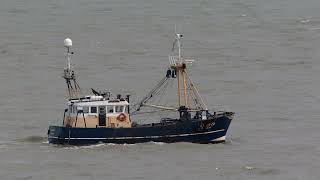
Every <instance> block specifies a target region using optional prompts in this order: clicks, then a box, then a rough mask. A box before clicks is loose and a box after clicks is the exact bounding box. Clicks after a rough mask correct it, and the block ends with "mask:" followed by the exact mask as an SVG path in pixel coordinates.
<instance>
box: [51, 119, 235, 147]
mask: <svg viewBox="0 0 320 180" xmlns="http://www.w3.org/2000/svg"><path fill="white" fill-rule="evenodd" d="M231 120H232V118H231V117H229V116H221V117H218V118H215V119H211V120H205V121H199V120H190V121H176V122H175V123H168V124H167V123H153V124H149V125H141V126H137V127H132V128H67V127H62V126H50V127H49V130H48V141H49V143H52V144H70V145H88V144H97V143H114V144H134V143H145V142H150V141H153V142H165V143H174V142H192V143H219V142H224V138H225V135H226V133H227V130H228V128H229V125H230V123H231Z"/></svg>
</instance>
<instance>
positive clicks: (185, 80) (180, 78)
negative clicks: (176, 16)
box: [169, 33, 207, 110]
mask: <svg viewBox="0 0 320 180" xmlns="http://www.w3.org/2000/svg"><path fill="white" fill-rule="evenodd" d="M182 37H183V35H182V34H179V33H175V41H174V43H173V48H172V50H173V51H174V47H175V45H177V47H178V56H170V57H169V61H170V65H171V68H172V69H173V70H175V71H176V72H177V83H178V105H179V107H181V106H185V107H186V108H189V109H191V107H189V102H188V98H189V97H194V101H195V102H197V103H200V104H199V108H201V109H202V110H207V106H206V104H205V103H204V101H203V99H202V98H201V96H200V94H199V92H198V89H197V88H196V87H195V85H194V83H193V82H192V81H191V79H190V77H189V76H188V73H187V63H192V62H193V61H194V60H190V59H184V58H183V57H182V55H181V54H182V53H181V39H182ZM189 91H191V93H192V94H190V95H189V93H190V92H189Z"/></svg>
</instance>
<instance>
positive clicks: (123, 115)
mask: <svg viewBox="0 0 320 180" xmlns="http://www.w3.org/2000/svg"><path fill="white" fill-rule="evenodd" d="M117 120H119V121H121V122H122V121H124V120H126V115H125V114H124V113H121V114H119V116H118V117H117Z"/></svg>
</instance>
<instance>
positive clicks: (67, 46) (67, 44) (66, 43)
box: [64, 38, 72, 48]
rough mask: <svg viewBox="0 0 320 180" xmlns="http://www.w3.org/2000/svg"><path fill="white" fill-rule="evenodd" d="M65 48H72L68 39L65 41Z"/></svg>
mask: <svg viewBox="0 0 320 180" xmlns="http://www.w3.org/2000/svg"><path fill="white" fill-rule="evenodd" d="M64 47H66V48H70V47H72V41H71V39H69V38H67V39H65V40H64Z"/></svg>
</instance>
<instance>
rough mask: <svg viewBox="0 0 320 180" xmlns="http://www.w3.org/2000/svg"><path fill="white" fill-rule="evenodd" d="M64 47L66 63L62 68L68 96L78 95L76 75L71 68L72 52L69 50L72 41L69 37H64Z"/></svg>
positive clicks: (79, 91)
mask: <svg viewBox="0 0 320 180" xmlns="http://www.w3.org/2000/svg"><path fill="white" fill-rule="evenodd" d="M64 47H66V48H67V56H66V58H67V64H66V67H65V69H64V74H63V78H64V79H65V80H66V83H67V87H68V92H69V98H70V99H71V98H74V97H78V96H79V94H80V93H81V90H80V87H79V85H78V83H77V81H76V76H75V74H74V71H73V70H72V69H71V56H72V54H73V52H71V50H70V49H71V47H72V41H71V39H70V38H66V39H65V40H64Z"/></svg>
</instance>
